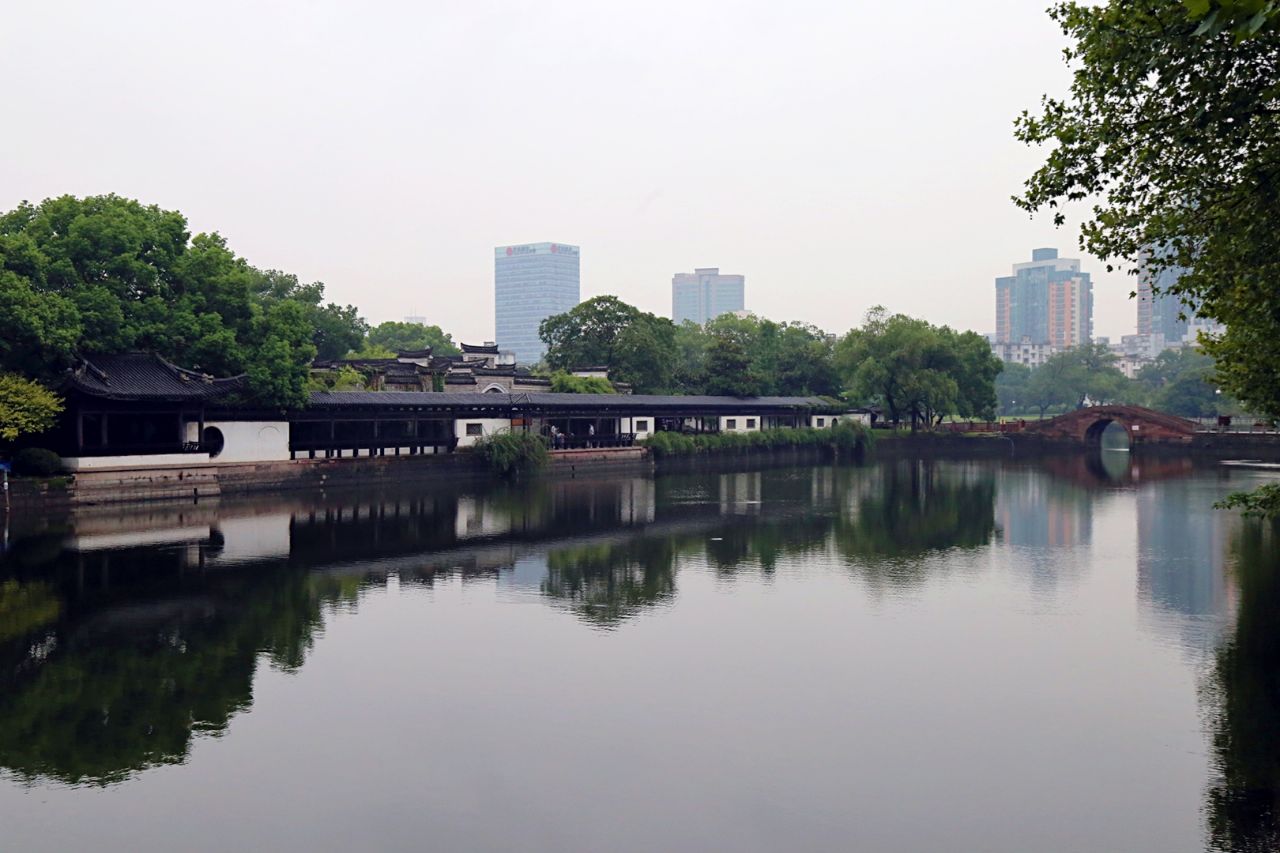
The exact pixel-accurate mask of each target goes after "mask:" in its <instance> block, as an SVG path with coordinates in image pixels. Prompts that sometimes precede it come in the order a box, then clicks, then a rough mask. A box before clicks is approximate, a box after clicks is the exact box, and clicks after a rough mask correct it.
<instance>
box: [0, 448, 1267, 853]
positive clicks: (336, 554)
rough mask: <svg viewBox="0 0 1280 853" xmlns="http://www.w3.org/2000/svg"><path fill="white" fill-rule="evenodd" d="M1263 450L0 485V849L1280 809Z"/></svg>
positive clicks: (643, 845)
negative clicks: (268, 491)
mask: <svg viewBox="0 0 1280 853" xmlns="http://www.w3.org/2000/svg"><path fill="white" fill-rule="evenodd" d="M1267 476H1268V474H1267V473H1266V472H1263V471H1250V470H1247V469H1231V468H1227V467H1222V466H1206V467H1196V466H1192V465H1191V463H1190V462H1189V461H1187V460H1181V459H1172V460H1149V459H1144V458H1135V459H1130V455H1129V454H1127V453H1111V452H1109V453H1103V454H1101V455H1098V456H1094V457H1088V456H1079V457H1063V458H1052V459H1046V460H1043V461H1039V462H1033V463H1027V462H1014V461H991V460H986V461H923V462H921V461H883V462H879V463H875V464H869V465H866V466H859V467H853V466H846V467H831V466H818V467H782V468H767V469H763V470H744V471H730V472H723V471H714V472H695V473H670V474H662V475H658V476H656V477H655V476H634V477H608V476H601V477H598V478H587V479H576V480H551V481H540V482H534V483H531V484H527V485H523V486H518V485H511V486H497V485H495V486H491V487H485V488H472V489H457V488H444V487H441V488H436V489H425V488H423V487H418V488H416V489H412V490H408V489H406V490H403V491H378V492H373V491H369V492H360V491H347V492H331V493H314V494H286V495H282V496H278V497H273V498H271V499H252V500H228V499H224V500H223V501H222V502H212V503H200V504H198V505H184V506H161V505H156V506H151V507H145V508H134V509H97V510H93V511H84V512H79V513H77V514H75V515H73V516H70V517H68V518H57V517H53V518H40V519H28V518H22V517H17V518H14V519H12V520H10V521H8V522H7V523H6V527H5V534H4V539H3V551H2V552H0V847H2V848H3V849H4V850H6V851H66V850H74V849H91V850H94V851H139V850H163V851H176V850H183V851H206V850H207V851H227V850H273V851H328V850H374V849H377V850H466V851H471V850H477V851H498V850H529V851H552V850H591V851H603V850H608V851H654V850H734V851H757V850H758V851H776V850H787V851H831V850H858V851H1018V853H1025V851H1091V853H1096V852H1097V851H1126V853H1129V852H1130V851H1161V853H1170V851H1202V850H1206V849H1213V850H1233V851H1234V850H1240V851H1245V850H1249V851H1254V850H1257V851H1261V850H1275V849H1280V548H1277V538H1276V536H1277V530H1276V529H1274V528H1272V527H1270V526H1268V525H1263V524H1260V523H1257V522H1249V521H1245V520H1242V519H1241V518H1239V517H1238V516H1237V515H1235V514H1233V513H1228V512H1224V511H1218V510H1214V509H1212V504H1213V502H1214V501H1215V500H1217V499H1219V498H1221V497H1222V496H1224V495H1225V494H1227V493H1229V492H1231V491H1235V490H1239V489H1242V488H1249V487H1251V486H1252V485H1255V484H1257V483H1258V482H1261V481H1263V479H1264V478H1265V477H1267Z"/></svg>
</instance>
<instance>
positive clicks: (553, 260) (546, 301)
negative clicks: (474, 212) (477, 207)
mask: <svg viewBox="0 0 1280 853" xmlns="http://www.w3.org/2000/svg"><path fill="white" fill-rule="evenodd" d="M578 258H579V251H578V247H577V246H568V245H565V244H564V243H526V244H524V245H522V246H499V247H498V248H496V249H494V250H493V293H494V300H493V301H494V327H495V332H496V334H497V342H498V348H499V349H500V350H502V351H503V352H512V353H515V356H516V361H517V362H518V363H520V364H536V363H537V362H539V361H541V360H542V357H543V356H544V355H546V352H547V345H546V344H544V343H543V342H542V339H541V338H539V337H538V325H539V324H540V323H541V322H542V321H543V320H545V319H547V318H548V317H551V316H553V315H555V314H563V313H564V312H566V311H568V310H569V309H571V308H573V307H574V306H575V305H577V304H578V302H579V301H580V298H581V286H580V284H579V278H578Z"/></svg>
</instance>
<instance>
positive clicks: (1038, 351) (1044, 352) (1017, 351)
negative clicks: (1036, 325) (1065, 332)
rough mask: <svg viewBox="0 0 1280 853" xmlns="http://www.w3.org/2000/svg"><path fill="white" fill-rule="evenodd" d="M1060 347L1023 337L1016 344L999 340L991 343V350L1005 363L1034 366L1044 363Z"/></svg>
mask: <svg viewBox="0 0 1280 853" xmlns="http://www.w3.org/2000/svg"><path fill="white" fill-rule="evenodd" d="M1059 349H1060V348H1059V347H1056V346H1054V345H1053V344H1037V343H1032V342H1031V338H1023V339H1022V340H1021V341H1019V342H1018V343H1016V344H1014V343H1001V342H998V341H997V342H995V343H992V344H991V351H992V352H993V353H995V354H996V358H998V359H1000V360H1001V361H1003V362H1004V363H1005V364H1025V365H1026V366H1027V367H1033V368H1034V367H1039V366H1040V365H1042V364H1044V363H1045V361H1047V360H1048V358H1049V356H1051V355H1053V354H1054V353H1056V352H1058V351H1059Z"/></svg>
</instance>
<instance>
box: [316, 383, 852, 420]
mask: <svg viewBox="0 0 1280 853" xmlns="http://www.w3.org/2000/svg"><path fill="white" fill-rule="evenodd" d="M453 378H454V377H448V378H446V380H445V381H446V382H447V383H448V384H455V383H454V382H452V381H450V380H452V379H453ZM473 381H474V380H473ZM479 400H483V403H482V405H484V406H488V407H496V408H505V409H521V410H529V409H550V410H555V409H560V410H569V409H572V410H576V411H583V410H599V411H605V410H612V411H627V412H632V411H634V412H637V413H642V412H671V413H681V412H687V413H690V414H696V413H708V414H711V413H724V414H751V413H755V412H767V411H775V412H777V411H795V410H808V409H820V410H824V411H825V410H830V409H832V408H833V407H832V406H831V403H830V402H829V401H827V400H824V399H822V398H821V397H742V398H739V397H706V396H659V395H650V394H551V393H546V392H539V391H529V392H517V393H515V394H498V393H489V394H475V393H448V392H445V393H439V392H433V391H417V392H415V391H318V392H315V393H313V394H312V395H311V406H312V407H313V408H346V407H360V406H429V407H433V408H441V407H450V406H475V405H478V404H480V403H478V402H477V401H479Z"/></svg>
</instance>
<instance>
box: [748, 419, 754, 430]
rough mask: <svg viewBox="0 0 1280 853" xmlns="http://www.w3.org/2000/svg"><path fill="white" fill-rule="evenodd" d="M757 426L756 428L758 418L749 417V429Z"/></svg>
mask: <svg viewBox="0 0 1280 853" xmlns="http://www.w3.org/2000/svg"><path fill="white" fill-rule="evenodd" d="M755 428H756V419H755V418H747V429H755Z"/></svg>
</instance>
